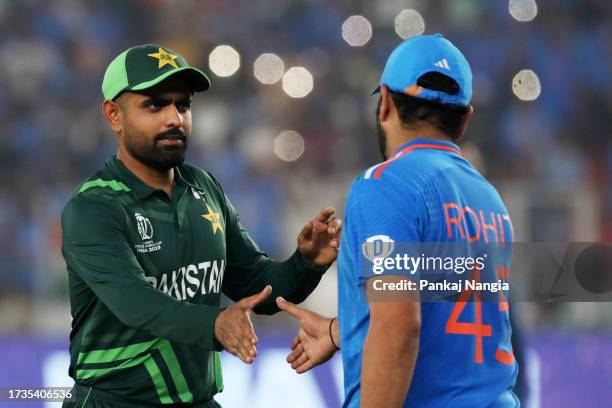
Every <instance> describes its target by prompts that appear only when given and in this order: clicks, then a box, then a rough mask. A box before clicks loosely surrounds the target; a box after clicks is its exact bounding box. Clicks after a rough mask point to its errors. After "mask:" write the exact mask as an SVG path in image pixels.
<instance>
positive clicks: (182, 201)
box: [62, 158, 323, 403]
mask: <svg viewBox="0 0 612 408" xmlns="http://www.w3.org/2000/svg"><path fill="white" fill-rule="evenodd" d="M94 187H97V188H94ZM211 211H212V212H213V213H215V216H210V212H211ZM204 215H207V216H208V218H207V217H204ZM215 223H217V224H218V225H216V227H214V225H213V224H215ZM62 235H63V243H62V253H63V255H64V259H65V260H66V264H67V269H68V281H69V290H70V304H71V312H72V316H73V319H74V320H73V326H72V332H71V335H70V338H71V347H70V351H71V366H70V370H69V373H70V375H71V376H72V378H74V379H75V380H76V381H77V383H79V384H81V385H84V386H89V385H93V386H95V387H99V388H101V389H112V390H115V391H113V392H115V393H117V395H118V396H119V397H121V392H122V391H120V390H122V389H124V387H125V385H126V384H130V387H133V389H132V390H131V391H130V392H129V398H130V399H132V400H136V401H142V402H143V403H145V402H146V403H160V402H165V401H174V402H175V403H176V402H181V401H183V402H189V403H191V402H194V403H196V402H201V401H209V400H210V399H212V398H213V396H214V395H215V394H216V393H217V392H219V391H220V390H222V389H223V378H222V371H221V359H220V356H219V353H218V352H219V351H220V350H221V347H220V345H219V344H218V343H217V342H216V340H215V336H214V325H215V321H216V318H217V316H218V315H219V313H221V312H222V310H223V309H222V308H221V307H220V306H219V304H220V298H221V292H223V293H224V294H225V295H227V296H228V297H230V298H231V299H233V300H240V299H242V298H244V297H247V296H251V295H253V294H256V293H258V292H259V291H261V290H262V289H263V288H264V287H265V286H266V285H268V284H270V285H272V287H273V293H272V295H271V296H270V297H269V299H267V300H266V301H265V302H263V304H262V305H260V306H258V307H257V308H256V309H255V312H256V313H268V314H270V313H275V312H277V311H278V308H277V307H276V304H275V301H274V298H275V297H276V296H283V297H285V298H286V299H288V300H289V301H292V302H295V303H300V302H301V301H303V300H304V299H305V297H306V296H307V295H308V294H309V293H310V292H312V290H314V288H315V287H316V285H317V283H318V282H319V280H320V279H321V275H322V273H323V269H320V270H311V269H308V268H306V267H305V265H304V264H303V262H302V261H301V258H300V256H299V254H297V253H295V254H294V255H293V256H291V257H290V258H289V259H288V260H287V261H285V262H276V261H273V260H271V259H269V258H268V257H267V256H266V255H265V254H264V253H263V252H262V251H261V250H260V249H259V248H258V247H257V245H256V244H255V242H253V240H252V239H251V238H250V236H249V234H248V233H247V232H246V231H245V230H244V228H242V226H241V225H240V222H239V220H238V214H237V213H236V210H235V209H234V207H233V206H232V205H231V203H230V202H229V200H228V199H227V197H226V196H225V194H224V193H223V190H222V189H221V187H220V185H219V184H218V182H217V181H216V180H215V179H214V178H213V177H212V176H210V175H209V174H208V173H206V172H204V171H202V170H200V169H197V168H194V167H191V166H188V165H183V166H180V167H178V168H176V169H175V185H174V188H173V191H172V197H171V198H170V197H168V196H167V195H165V193H163V192H161V191H156V190H154V189H153V188H151V187H149V186H147V185H145V184H144V183H142V182H141V181H140V180H139V179H138V178H137V177H136V176H135V175H134V174H132V173H131V172H130V171H129V170H128V169H127V168H126V167H125V166H124V165H123V163H121V162H120V161H119V160H118V159H116V158H112V159H110V160H108V161H107V163H106V165H105V167H104V168H103V169H102V170H100V171H99V172H98V173H96V174H95V175H94V176H93V177H91V179H90V180H87V181H86V182H85V183H84V184H83V185H82V187H81V188H79V189H78V191H76V192H75V194H74V195H73V196H72V198H71V199H70V201H69V202H68V204H67V205H66V207H65V208H64V211H63V213H62ZM156 370H157V371H156ZM157 372H159V373H160V375H158V374H157Z"/></svg>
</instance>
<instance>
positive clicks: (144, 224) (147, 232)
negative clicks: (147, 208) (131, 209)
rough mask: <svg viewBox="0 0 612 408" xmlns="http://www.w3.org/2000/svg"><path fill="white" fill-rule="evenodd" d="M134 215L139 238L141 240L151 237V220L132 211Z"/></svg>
mask: <svg viewBox="0 0 612 408" xmlns="http://www.w3.org/2000/svg"><path fill="white" fill-rule="evenodd" d="M134 216H135V217H136V223H137V225H138V233H139V234H140V238H142V240H143V241H144V240H146V239H151V238H153V225H151V221H150V220H149V219H148V218H147V217H145V216H143V215H140V214H138V213H134Z"/></svg>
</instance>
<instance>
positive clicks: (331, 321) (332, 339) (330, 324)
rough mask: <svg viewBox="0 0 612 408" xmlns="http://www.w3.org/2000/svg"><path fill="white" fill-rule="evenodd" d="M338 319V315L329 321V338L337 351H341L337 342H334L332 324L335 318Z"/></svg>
mask: <svg viewBox="0 0 612 408" xmlns="http://www.w3.org/2000/svg"><path fill="white" fill-rule="evenodd" d="M336 319H337V317H334V318H333V319H331V320H330V322H329V338H330V340H331V343H332V345H333V346H334V348H335V349H336V351H340V347H338V346H336V343H335V342H334V336H332V325H333V324H334V320H336Z"/></svg>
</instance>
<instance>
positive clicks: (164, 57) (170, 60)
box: [147, 48, 178, 69]
mask: <svg viewBox="0 0 612 408" xmlns="http://www.w3.org/2000/svg"><path fill="white" fill-rule="evenodd" d="M147 55H148V56H149V57H151V58H155V59H157V60H158V61H159V64H158V65H157V68H158V69H159V68H163V67H164V66H165V65H166V64H168V65H171V66H173V67H174V68H178V65H176V61H175V59H177V58H178V56H177V55H173V54H170V53H169V52H168V51H166V50H164V49H163V48H160V49H159V51H158V52H156V53H153V54H147Z"/></svg>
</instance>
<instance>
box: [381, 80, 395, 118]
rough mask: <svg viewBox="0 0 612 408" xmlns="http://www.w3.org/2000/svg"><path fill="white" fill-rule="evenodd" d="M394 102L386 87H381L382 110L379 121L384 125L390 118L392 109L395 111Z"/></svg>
mask: <svg viewBox="0 0 612 408" xmlns="http://www.w3.org/2000/svg"><path fill="white" fill-rule="evenodd" d="M393 107H394V105H393V101H392V100H391V93H390V92H389V88H387V86H386V85H381V87H380V108H379V110H378V120H379V121H380V122H381V123H382V122H385V121H386V120H387V119H388V118H389V114H390V113H391V109H393Z"/></svg>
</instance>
